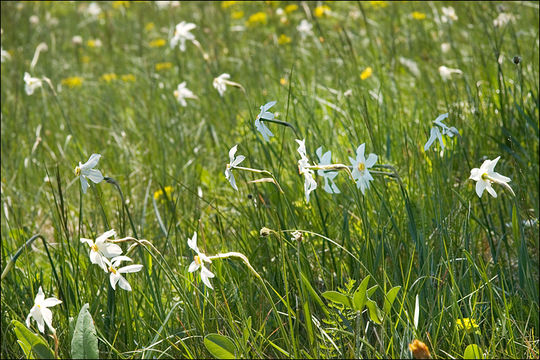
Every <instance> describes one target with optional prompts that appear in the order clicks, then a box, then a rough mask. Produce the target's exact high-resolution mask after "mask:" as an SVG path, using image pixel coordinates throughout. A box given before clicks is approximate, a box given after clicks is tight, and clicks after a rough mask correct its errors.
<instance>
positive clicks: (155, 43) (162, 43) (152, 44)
mask: <svg viewBox="0 0 540 360" xmlns="http://www.w3.org/2000/svg"><path fill="white" fill-rule="evenodd" d="M166 44H167V41H165V39H155V40H152V41H150V43H149V44H148V45H150V47H162V46H165V45H166Z"/></svg>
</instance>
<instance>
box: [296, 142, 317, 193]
mask: <svg viewBox="0 0 540 360" xmlns="http://www.w3.org/2000/svg"><path fill="white" fill-rule="evenodd" d="M296 142H297V143H298V145H300V146H299V147H298V149H297V151H298V153H299V154H300V160H298V172H299V173H300V174H302V175H304V194H305V195H306V202H309V194H310V193H311V192H312V191H313V190H315V189H316V188H317V182H316V181H315V179H314V178H313V174H314V171H313V170H312V169H309V168H307V166H310V165H309V159H308V158H307V156H306V140H305V139H304V140H296Z"/></svg>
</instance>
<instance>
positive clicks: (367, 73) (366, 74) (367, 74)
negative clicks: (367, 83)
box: [360, 66, 373, 80]
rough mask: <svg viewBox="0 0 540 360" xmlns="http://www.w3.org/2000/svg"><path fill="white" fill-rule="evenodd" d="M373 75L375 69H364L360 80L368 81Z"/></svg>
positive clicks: (369, 67)
mask: <svg viewBox="0 0 540 360" xmlns="http://www.w3.org/2000/svg"><path fill="white" fill-rule="evenodd" d="M372 74H373V69H372V68H371V66H368V67H367V68H365V69H364V71H362V72H361V73H360V79H362V80H366V79H367V78H369V77H371V75H372Z"/></svg>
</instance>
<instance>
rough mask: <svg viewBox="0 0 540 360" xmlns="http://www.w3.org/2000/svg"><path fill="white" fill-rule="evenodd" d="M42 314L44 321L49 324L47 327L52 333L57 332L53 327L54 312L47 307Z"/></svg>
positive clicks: (43, 308)
mask: <svg viewBox="0 0 540 360" xmlns="http://www.w3.org/2000/svg"><path fill="white" fill-rule="evenodd" d="M41 314H42V316H43V321H44V322H45V324H47V326H48V327H49V329H51V330H52V332H55V330H54V328H53V326H52V311H51V310H49V309H47V308H46V307H42V308H41Z"/></svg>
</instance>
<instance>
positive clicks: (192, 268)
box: [188, 261, 200, 273]
mask: <svg viewBox="0 0 540 360" xmlns="http://www.w3.org/2000/svg"><path fill="white" fill-rule="evenodd" d="M199 266H200V265H199V264H197V263H196V262H195V261H193V262H192V263H191V264H189V268H188V271H189V272H190V273H191V272H194V271H196V270H198V269H199Z"/></svg>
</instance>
